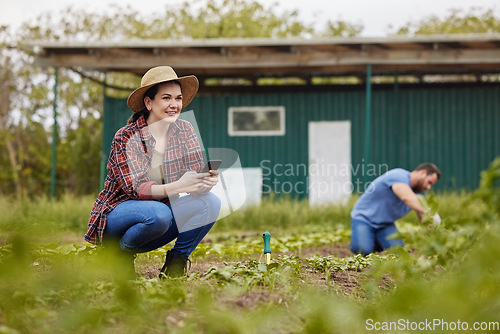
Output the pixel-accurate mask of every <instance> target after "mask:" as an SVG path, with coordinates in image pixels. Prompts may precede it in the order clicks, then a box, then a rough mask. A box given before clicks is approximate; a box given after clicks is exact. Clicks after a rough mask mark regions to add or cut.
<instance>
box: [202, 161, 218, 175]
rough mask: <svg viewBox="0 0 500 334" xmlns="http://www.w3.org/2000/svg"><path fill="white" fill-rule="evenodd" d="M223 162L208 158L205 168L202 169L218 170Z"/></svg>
mask: <svg viewBox="0 0 500 334" xmlns="http://www.w3.org/2000/svg"><path fill="white" fill-rule="evenodd" d="M221 164H222V160H208V162H207V164H206V165H205V168H203V170H202V171H201V172H202V173H208V171H209V170H217V169H219V167H220V165H221Z"/></svg>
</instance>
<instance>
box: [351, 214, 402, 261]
mask: <svg viewBox="0 0 500 334" xmlns="http://www.w3.org/2000/svg"><path fill="white" fill-rule="evenodd" d="M397 232H398V229H397V228H396V225H395V224H394V223H387V224H384V225H383V226H382V227H379V228H374V227H372V226H370V225H368V224H367V223H365V222H364V221H362V220H357V219H351V245H350V246H349V248H350V250H351V252H353V253H355V254H358V253H360V254H362V255H368V254H370V253H373V252H374V251H382V250H384V249H387V248H390V247H392V246H396V245H399V246H401V247H402V246H403V240H401V239H388V237H390V236H391V235H393V234H395V233H397Z"/></svg>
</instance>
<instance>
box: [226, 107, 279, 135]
mask: <svg viewBox="0 0 500 334" xmlns="http://www.w3.org/2000/svg"><path fill="white" fill-rule="evenodd" d="M228 132H229V135H230V136H284V135H285V107H281V106H278V107H230V108H229V121H228Z"/></svg>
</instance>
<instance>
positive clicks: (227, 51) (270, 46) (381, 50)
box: [24, 34, 500, 79]
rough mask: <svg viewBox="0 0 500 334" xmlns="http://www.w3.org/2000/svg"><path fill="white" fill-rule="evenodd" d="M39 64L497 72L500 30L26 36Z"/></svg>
mask: <svg viewBox="0 0 500 334" xmlns="http://www.w3.org/2000/svg"><path fill="white" fill-rule="evenodd" d="M24 48H26V49H29V50H31V51H34V52H35V55H36V63H37V64H39V65H41V66H55V67H79V68H84V69H91V70H99V71H104V72H108V71H126V72H132V73H136V74H138V75H142V74H143V73H145V71H146V70H148V69H149V68H151V67H154V66H157V65H160V64H161V65H163V64H168V65H170V66H172V67H173V68H174V69H175V70H176V71H177V72H178V74H179V75H185V74H195V75H197V76H198V77H199V78H201V79H203V78H209V77H243V76H247V77H256V76H266V75H289V76H290V75H299V76H300V75H303V76H308V75H310V74H311V73H316V74H323V75H324V74H337V75H338V74H345V75H357V76H364V74H365V72H366V65H367V64H372V73H373V74H374V75H375V74H377V73H391V74H392V73H394V72H398V73H400V74H405V73H406V74H423V73H441V74H442V73H499V72H500V34H480V35H473V34H468V35H428V36H416V37H411V38H408V37H399V36H396V37H387V38H319V39H315V38H313V39H298V38H286V39H275V38H269V39H263V38H248V39H193V40H131V41H123V42H122V41H120V42H117V41H96V42H92V41H91V42H81V43H78V42H49V41H29V42H26V43H25V44H24Z"/></svg>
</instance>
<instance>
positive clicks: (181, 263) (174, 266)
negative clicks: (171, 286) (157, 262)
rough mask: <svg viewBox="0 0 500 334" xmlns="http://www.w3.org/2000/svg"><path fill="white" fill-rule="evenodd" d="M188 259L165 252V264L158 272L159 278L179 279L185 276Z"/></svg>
mask: <svg viewBox="0 0 500 334" xmlns="http://www.w3.org/2000/svg"><path fill="white" fill-rule="evenodd" d="M188 261H189V260H188V258H186V257H184V256H181V255H177V254H174V253H172V251H171V250H169V251H167V256H166V259H165V264H164V265H163V267H162V268H161V270H160V278H165V277H181V276H184V275H186V274H187V262H188Z"/></svg>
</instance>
